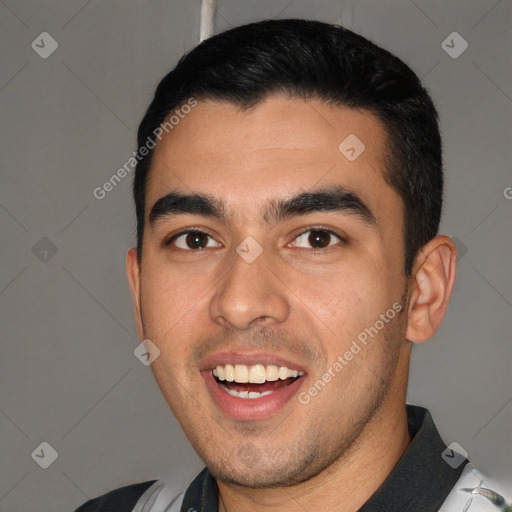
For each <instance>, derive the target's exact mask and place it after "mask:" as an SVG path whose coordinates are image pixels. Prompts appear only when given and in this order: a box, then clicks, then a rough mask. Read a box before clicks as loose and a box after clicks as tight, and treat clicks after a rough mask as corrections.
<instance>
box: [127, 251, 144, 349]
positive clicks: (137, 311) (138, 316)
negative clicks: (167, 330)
mask: <svg viewBox="0 0 512 512" xmlns="http://www.w3.org/2000/svg"><path fill="white" fill-rule="evenodd" d="M126 277H127V278H128V283H129V284H130V289H131V291H132V298H133V313H134V316H135V324H136V326H137V333H138V335H139V339H140V340H143V339H144V328H143V325H142V313H141V307H140V264H139V260H138V258H137V249H136V248H135V247H132V248H131V249H129V250H128V252H127V253H126Z"/></svg>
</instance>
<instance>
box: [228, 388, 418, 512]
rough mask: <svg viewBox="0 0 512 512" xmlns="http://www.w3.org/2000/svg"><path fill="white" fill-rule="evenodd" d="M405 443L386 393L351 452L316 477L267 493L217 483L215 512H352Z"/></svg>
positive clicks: (396, 403) (395, 404)
mask: <svg viewBox="0 0 512 512" xmlns="http://www.w3.org/2000/svg"><path fill="white" fill-rule="evenodd" d="M395 389H396V388H395ZM410 442H411V440H410V437H409V431H408V427H407V415H406V409H405V397H403V396H402V393H396V394H395V393H393V391H391V392H390V394H389V395H388V398H387V400H386V401H385V403H384V404H382V406H381V408H380V409H379V411H377V412H376V414H375V415H374V417H373V418H372V420H371V421H370V422H369V423H368V424H367V426H366V428H365V429H364V430H363V432H362V433H361V435H360V436H359V438H358V439H357V441H356V442H355V443H354V444H353V445H352V447H351V448H350V449H349V450H347V452H345V453H344V454H343V456H342V457H340V458H339V459H338V460H337V461H335V462H334V463H333V464H332V465H331V466H330V467H328V468H326V469H324V470H323V471H322V472H321V473H320V474H318V475H317V476H315V477H314V478H311V479H310V480H308V481H306V482H302V483H300V484H298V485H294V486H290V487H281V488H271V489H252V488H245V487H241V486H232V485H226V484H225V483H223V482H220V481H219V482H218V486H219V511H220V512H232V511H237V512H253V511H254V510H258V511H262V512H277V511H281V510H283V508H286V510H287V511H289V512H295V511H297V512H303V511H304V510H332V511H342V510H343V511H344V512H355V511H357V510H358V509H359V508H360V507H361V506H362V505H363V504H364V503H365V502H366V501H367V500H368V499H369V498H370V496H371V495H372V494H373V493H374V492H375V491H376V490H377V489H378V488H379V487H380V486H381V485H382V484H383V482H384V481H385V480H386V478H387V477H388V475H389V474H390V473H391V471H392V470H393V468H394V467H395V465H396V464H397V462H398V460H399V459H400V457H401V456H402V455H403V453H404V452H405V450H406V449H407V447H408V446H409V444H410Z"/></svg>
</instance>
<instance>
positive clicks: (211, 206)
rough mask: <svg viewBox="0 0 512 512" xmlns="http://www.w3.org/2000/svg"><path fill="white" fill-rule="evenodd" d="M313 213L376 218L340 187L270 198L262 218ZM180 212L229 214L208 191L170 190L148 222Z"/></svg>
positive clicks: (221, 216)
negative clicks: (203, 192)
mask: <svg viewBox="0 0 512 512" xmlns="http://www.w3.org/2000/svg"><path fill="white" fill-rule="evenodd" d="M315 212H342V213H346V214H350V215H355V216H356V217H359V219H361V220H362V221H363V222H365V223H366V224H369V225H371V224H375V223H376V218H375V215H374V214H373V213H372V211H371V209H370V208H369V207H368V206H367V205H366V203H365V202H364V201H363V200H362V199H361V198H360V197H359V196H358V195H357V194H356V193H355V192H353V191H351V190H348V189H346V188H344V187H342V186H332V187H327V188H324V189H320V190H314V191H308V192H301V193H299V194H296V195H293V196H291V197H286V198H284V199H271V200H270V201H269V203H268V205H266V206H265V207H264V208H263V211H262V217H263V220H264V221H265V222H266V223H267V224H277V223H279V222H282V221H283V220H286V219H289V218H291V217H296V216H300V215H307V214H310V213H315ZM180 214H196V215H204V216H206V217H211V218H214V219H217V220H219V221H222V222H227V221H228V220H229V218H230V215H229V214H228V213H227V210H226V208H225V206H224V203H223V202H222V201H221V200H220V199H218V198H216V197H214V196H211V195H209V194H183V193H181V192H175V191H174V192H170V193H169V194H167V195H165V196H163V197H161V198H160V199H158V200H157V201H156V203H155V204H154V205H153V207H152V208H151V212H150V214H149V223H150V224H151V225H153V224H155V223H156V222H157V221H159V220H163V219H164V218H169V217H172V216H174V215H180Z"/></svg>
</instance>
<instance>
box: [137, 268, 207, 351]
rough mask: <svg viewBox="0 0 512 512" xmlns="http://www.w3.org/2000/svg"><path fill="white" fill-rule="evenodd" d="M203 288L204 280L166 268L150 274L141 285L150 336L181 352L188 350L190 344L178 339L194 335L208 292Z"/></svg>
mask: <svg viewBox="0 0 512 512" xmlns="http://www.w3.org/2000/svg"><path fill="white" fill-rule="evenodd" d="M203 281H204V280H203ZM203 287H204V286H203V285H202V281H201V280H200V279H197V278H196V279H191V278H190V277H187V276H184V275H183V274H181V275H180V273H172V274H171V273H169V272H166V271H165V270H162V269H160V270H156V269H155V271H148V272H146V274H145V275H144V279H143V281H142V284H141V305H142V317H143V322H144V329H145V333H146V336H147V337H149V338H150V339H151V338H152V337H153V338H154V339H155V342H156V343H157V344H161V345H164V344H165V345H168V344H170V343H171V342H172V345H173V347H175V348H176V350H177V351H180V348H181V347H186V346H187V344H186V343H183V342H180V343H178V342H176V340H178V339H180V340H182V339H183V337H184V336H187V334H188V336H191V335H193V334H194V330H193V329H192V328H191V325H193V323H194V318H195V316H196V315H197V312H198V306H199V305H200V303H201V298H202V297H203V296H204V295H205V292H206V290H207V288H206V287H204V288H205V290H203ZM173 340H174V341H173ZM164 348H165V347H164Z"/></svg>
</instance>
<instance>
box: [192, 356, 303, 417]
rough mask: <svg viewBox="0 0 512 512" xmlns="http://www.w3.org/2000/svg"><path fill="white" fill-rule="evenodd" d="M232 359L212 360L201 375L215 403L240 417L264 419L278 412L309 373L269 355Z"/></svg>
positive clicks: (229, 414)
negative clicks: (259, 359)
mask: <svg viewBox="0 0 512 512" xmlns="http://www.w3.org/2000/svg"><path fill="white" fill-rule="evenodd" d="M229 359H230V362H229V363H227V362H222V363H218V364H216V365H215V364H212V365H211V366H210V368H209V369H205V370H203V371H202V372H201V375H202V377H203V379H204V380H205V382H206V385H207V388H208V391H209V392H210V396H211V397H212V398H213V401H214V403H215V404H216V405H217V406H218V407H219V408H220V409H221V410H222V411H223V412H224V413H225V414H227V415H228V416H230V417H232V418H234V419H237V420H261V419H266V418H269V417H271V416H272V415H274V414H276V413H277V412H278V411H280V410H281V409H282V408H284V406H285V405H286V404H287V403H288V402H289V401H290V399H291V398H292V397H293V396H294V395H295V394H296V393H298V391H299V389H300V387H301V386H302V384H303V382H304V380H305V377H306V372H305V371H304V369H302V368H297V367H294V365H293V364H292V363H289V362H284V361H269V357H268V356H267V357H264V358H262V359H266V361H264V360H261V361H259V362H258V360H257V359H254V357H251V361H250V363H251V364H243V363H242V362H236V358H233V357H230V358H229ZM240 359H241V360H243V359H244V358H243V357H241V358H240ZM239 361H240V360H239ZM244 362H247V361H244ZM297 403H298V401H297Z"/></svg>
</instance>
